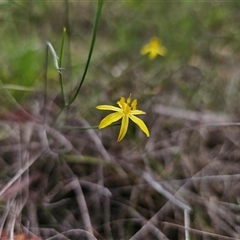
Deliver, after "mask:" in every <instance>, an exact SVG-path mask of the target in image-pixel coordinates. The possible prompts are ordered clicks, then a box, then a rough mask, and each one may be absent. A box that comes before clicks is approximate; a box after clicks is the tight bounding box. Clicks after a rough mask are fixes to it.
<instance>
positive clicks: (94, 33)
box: [67, 0, 103, 106]
mask: <svg viewBox="0 0 240 240" xmlns="http://www.w3.org/2000/svg"><path fill="white" fill-rule="evenodd" d="M102 6H103V0H98V5H97V13H96V18H95V21H94V27H93V34H92V40H91V45H90V50H89V53H88V59H87V62H86V66H85V69H84V72H83V75H82V78H81V81H80V83H79V86H78V88H77V91H76V93H75V95H74V96H73V98H72V99H71V100H70V101H69V102H68V104H67V106H70V105H71V104H72V103H73V102H74V101H75V99H76V98H77V96H78V93H79V91H80V89H81V87H82V85H83V82H84V80H85V77H86V75H87V71H88V68H89V64H90V61H91V57H92V53H93V48H94V45H95V40H96V36H97V29H98V25H99V19H100V16H101V11H102Z"/></svg>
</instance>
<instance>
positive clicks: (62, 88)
mask: <svg viewBox="0 0 240 240" xmlns="http://www.w3.org/2000/svg"><path fill="white" fill-rule="evenodd" d="M65 37H66V28H65V27H64V28H63V35H62V45H61V50H60V56H59V61H58V66H59V70H58V72H59V80H60V86H61V95H62V99H63V102H64V106H66V99H65V94H64V87H63V79H62V72H61V69H62V59H63V48H64V43H65Z"/></svg>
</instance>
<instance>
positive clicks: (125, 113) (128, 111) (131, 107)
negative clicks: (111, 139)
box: [96, 94, 150, 142]
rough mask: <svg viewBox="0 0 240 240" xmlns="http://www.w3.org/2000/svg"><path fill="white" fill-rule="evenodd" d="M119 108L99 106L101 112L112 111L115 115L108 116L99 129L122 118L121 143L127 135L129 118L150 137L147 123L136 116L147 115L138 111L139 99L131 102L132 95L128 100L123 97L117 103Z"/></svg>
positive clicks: (119, 136) (119, 137) (119, 139)
mask: <svg viewBox="0 0 240 240" xmlns="http://www.w3.org/2000/svg"><path fill="white" fill-rule="evenodd" d="M117 104H118V106H119V107H115V106H111V105H99V106H97V107H96V108H97V109H99V110H111V111H114V112H115V113H111V114H109V115H108V116H106V117H105V118H104V119H103V120H102V121H101V122H100V124H99V126H98V128H99V129H102V128H105V127H107V126H109V125H110V124H112V123H114V122H116V121H118V120H120V119H121V118H122V123H121V128H120V132H119V135H118V140H117V141H118V142H120V141H121V140H122V139H123V138H124V136H125V135H126V132H127V129H128V123H129V118H130V119H131V120H132V121H133V122H134V123H136V124H137V125H138V126H139V127H140V128H141V130H142V131H143V132H144V133H145V134H146V135H147V136H148V137H149V136H150V134H149V131H148V128H147V126H146V125H145V123H144V122H143V121H142V120H141V119H140V118H138V117H136V116H135V115H140V114H146V113H145V112H143V111H141V110H137V99H134V100H133V101H131V94H130V96H129V98H127V100H125V98H124V97H121V98H120V100H119V101H118V102H117Z"/></svg>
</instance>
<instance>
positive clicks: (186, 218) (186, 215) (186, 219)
mask: <svg viewBox="0 0 240 240" xmlns="http://www.w3.org/2000/svg"><path fill="white" fill-rule="evenodd" d="M189 215H190V213H189V211H188V210H187V209H184V228H185V239H186V240H190V236H189V227H190V216H189Z"/></svg>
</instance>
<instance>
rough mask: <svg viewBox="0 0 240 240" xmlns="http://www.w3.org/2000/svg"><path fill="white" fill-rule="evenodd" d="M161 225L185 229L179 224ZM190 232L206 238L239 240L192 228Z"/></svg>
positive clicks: (165, 223)
mask: <svg viewBox="0 0 240 240" xmlns="http://www.w3.org/2000/svg"><path fill="white" fill-rule="evenodd" d="M161 224H163V225H168V226H172V227H175V228H180V229H183V228H184V227H183V226H182V225H178V224H175V223H170V222H161ZM189 231H190V232H192V233H197V234H199V235H205V236H208V237H215V238H217V239H221V240H237V239H238V238H232V237H226V236H223V235H220V234H216V233H210V232H206V231H201V230H197V229H192V228H189ZM207 239H208V238H207Z"/></svg>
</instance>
